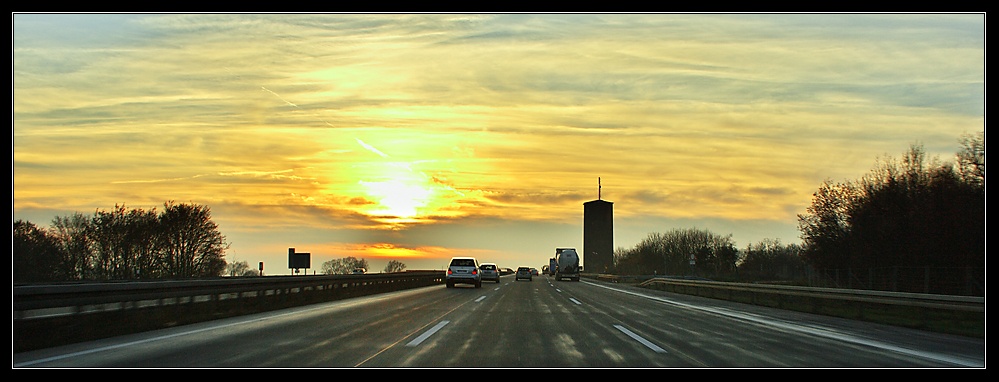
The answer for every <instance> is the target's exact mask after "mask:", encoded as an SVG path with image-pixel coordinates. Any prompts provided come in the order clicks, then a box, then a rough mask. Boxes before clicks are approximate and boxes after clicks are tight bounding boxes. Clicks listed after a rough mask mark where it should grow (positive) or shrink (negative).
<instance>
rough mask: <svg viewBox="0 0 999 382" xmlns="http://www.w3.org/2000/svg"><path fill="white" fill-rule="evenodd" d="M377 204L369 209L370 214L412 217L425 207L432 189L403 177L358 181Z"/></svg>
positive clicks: (403, 217) (402, 217)
mask: <svg viewBox="0 0 999 382" xmlns="http://www.w3.org/2000/svg"><path fill="white" fill-rule="evenodd" d="M360 183H361V184H362V185H363V186H365V188H366V189H367V193H368V194H369V195H370V196H371V197H372V198H374V199H375V201H376V202H377V204H376V205H375V206H374V207H373V209H372V210H370V211H369V213H370V214H372V215H377V216H384V217H388V218H400V219H404V220H405V219H412V218H415V217H417V215H418V214H419V213H420V209H421V208H423V207H426V206H427V204H428V202H429V201H430V198H431V196H432V195H433V190H431V189H429V188H428V187H427V186H426V185H421V184H416V183H414V182H411V181H407V180H403V179H393V180H388V181H383V182H365V181H361V182H360Z"/></svg>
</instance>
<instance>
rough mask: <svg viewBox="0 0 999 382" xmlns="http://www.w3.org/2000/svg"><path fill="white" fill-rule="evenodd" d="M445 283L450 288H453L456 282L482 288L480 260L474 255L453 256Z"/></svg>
mask: <svg viewBox="0 0 999 382" xmlns="http://www.w3.org/2000/svg"><path fill="white" fill-rule="evenodd" d="M444 284H446V285H447V287H448V288H453V287H454V284H472V285H475V287H476V288H482V274H481V273H480V272H479V261H478V260H476V259H475V258H474V257H452V258H451V262H450V263H448V266H447V275H446V276H445V278H444Z"/></svg>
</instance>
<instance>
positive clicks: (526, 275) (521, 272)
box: [515, 267, 533, 281]
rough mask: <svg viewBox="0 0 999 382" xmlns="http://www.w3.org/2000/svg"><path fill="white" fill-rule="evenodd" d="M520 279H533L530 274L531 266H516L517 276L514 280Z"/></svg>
mask: <svg viewBox="0 0 999 382" xmlns="http://www.w3.org/2000/svg"><path fill="white" fill-rule="evenodd" d="M520 279H527V281H531V280H532V279H533V277H532V275H531V268H528V267H520V268H517V278H516V279H515V281H520Z"/></svg>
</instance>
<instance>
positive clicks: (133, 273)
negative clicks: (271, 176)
mask: <svg viewBox="0 0 999 382" xmlns="http://www.w3.org/2000/svg"><path fill="white" fill-rule="evenodd" d="M163 207H164V208H163V211H161V212H157V211H156V209H155V208H154V209H152V210H148V211H147V210H143V209H127V208H125V206H124V205H115V208H114V209H113V210H111V211H103V210H97V211H96V212H95V213H94V214H93V215H89V216H88V215H84V214H82V213H75V214H73V215H70V216H61V217H56V218H55V219H54V220H53V221H52V226H51V227H50V228H47V229H46V228H41V227H38V226H36V225H35V224H34V223H31V222H28V221H24V220H17V221H15V222H14V235H13V245H12V247H13V248H12V249H13V254H12V257H13V271H12V275H13V281H14V283H15V284H20V283H37V282H53V281H75V280H94V281H106V280H142V279H188V278H200V277H215V276H219V275H221V274H222V272H223V271H224V270H225V269H226V262H225V251H226V250H227V249H228V248H229V244H228V243H227V242H226V241H225V236H223V235H222V233H221V232H219V230H218V225H216V224H215V223H214V222H213V221H212V219H211V210H210V209H209V208H208V207H205V206H201V205H197V204H185V203H180V204H176V203H174V202H173V201H168V202H166V203H164V204H163Z"/></svg>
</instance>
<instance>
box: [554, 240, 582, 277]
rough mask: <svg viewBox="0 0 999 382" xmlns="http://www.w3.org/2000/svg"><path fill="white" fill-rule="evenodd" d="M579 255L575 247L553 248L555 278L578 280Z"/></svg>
mask: <svg viewBox="0 0 999 382" xmlns="http://www.w3.org/2000/svg"><path fill="white" fill-rule="evenodd" d="M580 271H582V267H580V266H579V255H578V254H577V253H576V249H575V248H555V280H556V281H559V280H562V279H564V278H565V279H570V280H573V281H579V272H580Z"/></svg>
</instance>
